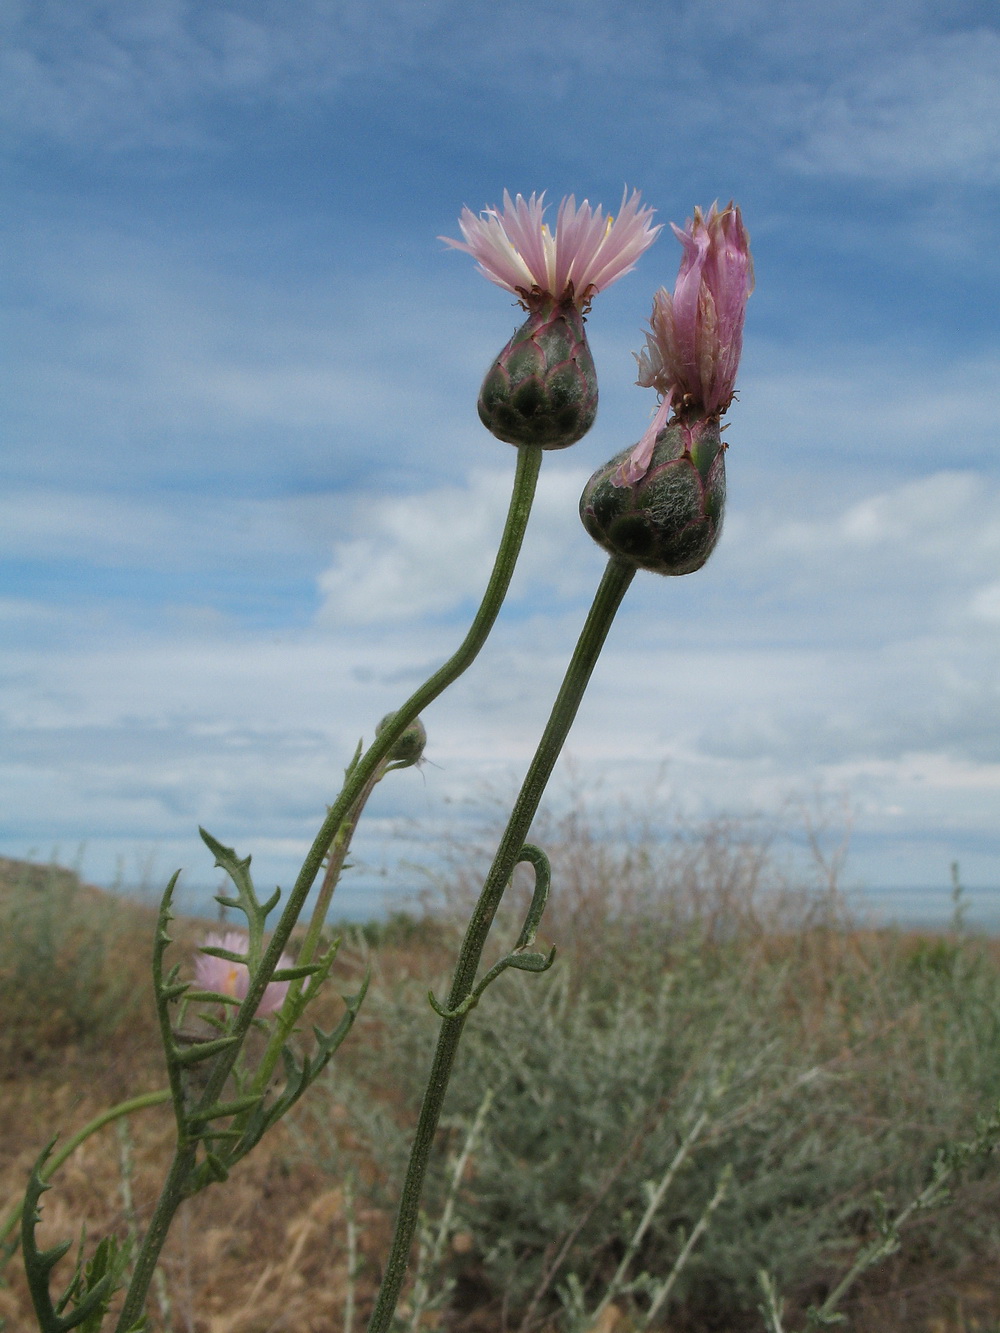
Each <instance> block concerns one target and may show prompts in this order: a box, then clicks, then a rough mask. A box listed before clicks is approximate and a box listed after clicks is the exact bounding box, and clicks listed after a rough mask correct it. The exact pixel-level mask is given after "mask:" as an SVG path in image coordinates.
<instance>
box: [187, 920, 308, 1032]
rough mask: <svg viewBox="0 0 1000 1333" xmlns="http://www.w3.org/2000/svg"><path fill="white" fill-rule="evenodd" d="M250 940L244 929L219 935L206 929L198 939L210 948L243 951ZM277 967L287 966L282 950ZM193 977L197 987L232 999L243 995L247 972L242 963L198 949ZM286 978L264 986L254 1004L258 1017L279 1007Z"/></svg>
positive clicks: (283, 997) (246, 989)
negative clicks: (261, 994)
mask: <svg viewBox="0 0 1000 1333" xmlns="http://www.w3.org/2000/svg"><path fill="white" fill-rule="evenodd" d="M249 943H250V940H249V937H248V936H247V933H246V931H244V930H227V931H226V932H225V934H223V935H219V934H217V933H216V932H214V931H210V932H209V933H208V934H207V935H206V936H205V938H204V940H203V941H202V945H203V946H205V945H207V946H208V947H209V948H210V949H225V950H226V951H227V952H228V953H241V954H244V955H245V954H246V951H247V947H248V945H249ZM278 966H279V967H291V966H292V960H291V958H289V956H288V955H287V954H284V953H283V954H282V955H281V957H280V959H279V960H278ZM194 975H195V980H196V982H197V984H198V986H199V988H200V989H201V990H210V991H215V992H217V993H218V994H220V995H231V996H232V997H233V999H235V1000H244V999H246V994H247V991H248V990H249V988H250V973H249V972H248V971H247V966H246V964H245V963H234V962H232V961H231V960H230V959H228V958H216V957H215V956H214V955H213V954H209V953H200V954H198V956H197V958H196V959H195V963H194ZM288 985H289V983H288V982H287V981H272V982H271V983H270V985H269V986H268V987H267V988H266V989H265V991H264V995H263V997H262V999H261V1002H260V1004H259V1005H258V1006H257V1015H258V1017H260V1016H262V1015H263V1014H273V1013H274V1012H275V1011H276V1010H278V1009H280V1008H281V1006H282V1005H283V1004H284V1002H285V996H286V995H287V994H288Z"/></svg>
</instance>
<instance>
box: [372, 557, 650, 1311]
mask: <svg viewBox="0 0 1000 1333" xmlns="http://www.w3.org/2000/svg"><path fill="white" fill-rule="evenodd" d="M634 573H635V568H634V566H632V565H628V564H626V563H625V562H624V561H620V560H618V559H616V558H612V559H611V561H610V562H609V563H608V567H607V569H606V570H605V571H604V578H603V579H602V580H601V584H600V587H599V588H598V589H597V594H596V596H595V597H594V603H593V606H592V607H591V608H590V614H589V615H588V617H587V622H586V624H585V625H584V627H583V631H582V633H581V634H580V638H579V641H578V642H577V645H576V650H575V652H574V653H573V657H572V660H571V661H570V664H569V667H568V668H567V670H566V675H565V677H564V679H563V683H562V686H561V687H560V690H559V693H558V695H557V696H556V701H555V703H554V704H553V706H552V712H551V714H550V715H549V720H548V722H547V724H546V727H545V730H544V732H543V733H542V738H541V740H540V741H539V743H538V749H537V750H536V751H535V756H534V758H533V759H532V761H531V765H530V767H529V769H528V772H527V774H526V775H525V778H524V782H523V783H522V785H521V790H520V792H519V793H518V797H517V800H516V801H515V803H514V808H513V810H512V811H511V815H510V819H509V820H508V822H507V827H506V829H505V830H504V833H503V836H502V837H501V839H500V845H499V846H498V848H497V853H496V856H495V857H494V860H493V865H492V866H491V867H490V871H489V874H488V875H487V877H486V881H485V883H484V884H483V890H482V893H481V894H480V896H479V901H478V902H477V904H476V907H475V910H474V911H473V914H472V918H471V920H470V921H469V925H468V927H467V929H466V932H465V939H464V940H463V942H462V948H461V952H460V954H459V958H458V963H457V965H456V968H455V976H454V979H453V981H452V986H451V991H450V993H449V996H448V1005H447V1007H448V1009H449V1010H451V1011H454V1010H456V1009H457V1008H458V1007H459V1005H460V1004H461V1003H462V1001H463V1000H465V999H466V997H467V996H468V995H470V994H471V992H472V989H473V987H474V986H475V982H476V973H477V971H478V969H479V963H480V960H481V958H482V954H483V948H484V946H485V944H486V937H487V936H488V934H489V931H490V926H491V925H492V924H493V918H494V917H495V915H496V912H497V908H498V907H499V906H500V900H501V898H502V897H503V894H504V891H505V889H506V888H507V885H508V883H509V882H510V877H511V875H512V874H513V871H514V866H515V865H516V863H517V859H518V856H519V855H520V852H521V848H522V847H523V846H524V840H525V838H526V837H527V835H528V829H529V828H530V826H531V821H532V820H533V819H534V817H535V812H536V811H537V809H538V806H539V802H540V801H541V799H542V794H543V792H544V791H545V787H546V784H547V783H548V780H549V778H550V777H551V776H552V770H553V768H554V767H555V763H556V760H557V759H558V757H559V752H560V751H561V750H562V747H563V743H564V742H565V740H566V736H567V735H568V733H569V729H570V727H571V726H572V725H573V719H574V718H575V717H576V713H577V709H578V708H579V706H580V701H581V700H582V698H583V694H584V691H585V690H586V688H587V685H588V683H589V681H590V677H591V674H592V673H593V670H594V667H595V665H596V663H597V659H598V657H599V656H600V653H601V649H602V648H603V646H604V641H605V639H606V638H607V634H608V630H609V629H610V628H611V623H612V621H613V620H614V617H615V613H616V612H617V610H618V607H619V605H620V604H621V600H622V598H623V597H624V596H625V593H626V592H627V590H628V586H629V584H630V583H631V581H632V576H633V575H634ZM466 1016H467V1015H465V1014H462V1015H461V1016H459V1017H456V1018H445V1019H442V1022H441V1032H440V1034H439V1036H438V1045H437V1050H436V1052H435V1055H434V1063H433V1065H432V1066H431V1072H430V1077H429V1078H428V1082H427V1090H426V1092H425V1093H424V1101H423V1105H422V1106H421V1108H420V1119H419V1120H418V1122H417V1130H416V1134H415V1136H414V1140H413V1147H412V1149H411V1150H410V1162H409V1166H408V1168H407V1173H406V1181H405V1183H404V1185H403V1192H402V1197H401V1199H400V1204H399V1214H398V1216H397V1218H396V1230H395V1234H394V1235H393V1241H392V1248H391V1250H390V1251H389V1258H388V1261H387V1263H386V1270H385V1276H384V1277H383V1279H382V1285H381V1287H380V1288H379V1294H378V1300H377V1301H376V1303H375V1309H374V1312H373V1314H372V1317H371V1322H370V1323H369V1325H368V1333H388V1329H389V1327H390V1324H391V1323H392V1317H393V1314H394V1312H395V1309H396V1304H397V1302H398V1301H399V1294H400V1291H401V1290H402V1286H403V1280H404V1278H405V1277H406V1269H407V1265H408V1261H409V1255H410V1248H411V1246H412V1244H413V1237H414V1235H415V1233H416V1228H417V1222H418V1217H419V1207H420V1195H421V1193H422V1191H423V1184H424V1177H425V1175H426V1174H427V1163H428V1161H429V1159H430V1154H431V1149H432V1147H433V1145H434V1135H435V1133H436V1130H437V1125H438V1120H439V1118H440V1115H441V1108H442V1106H443V1104H444V1098H445V1093H446V1092H447V1090H448V1081H449V1079H450V1078H451V1071H452V1068H453V1066H454V1063H455V1056H456V1054H457V1052H458V1045H459V1042H460V1040H461V1037H462V1029H463V1028H464V1026H465V1019H466Z"/></svg>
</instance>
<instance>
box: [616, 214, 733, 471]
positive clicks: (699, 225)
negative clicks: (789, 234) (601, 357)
mask: <svg viewBox="0 0 1000 1333" xmlns="http://www.w3.org/2000/svg"><path fill="white" fill-rule="evenodd" d="M670 225H671V226H672V227H673V230H674V233H675V235H676V236H677V238H678V240H679V241H680V243H681V244H682V245H683V247H684V255H683V257H682V259H681V267H680V272H679V273H678V275H677V284H676V286H675V287H674V293H673V296H671V294H670V293H669V292H668V291H667V290H666V288H664V287H661V288H660V290H659V291H658V292H657V293H656V295H655V296H654V297H653V314H652V316H651V318H650V321H649V323H650V332H649V333H647V335H646V346H645V349H644V350H643V351H642V352H640V353H639V354H638V355H637V357H636V360H637V361H638V363H639V379H638V381H637V382H638V383H639V384H641V385H642V386H643V387H644V388H656V389H658V390H659V391H660V393H661V394H662V395H663V402H662V403H661V404H660V408H659V411H658V412H657V413H656V417H655V419H654V421H653V424H652V425H651V426H650V428H649V430H647V432H646V434H645V435H644V436H643V437H642V439H641V440H640V441H639V443H638V444H637V445H636V447H635V449H634V450H633V451H632V454H631V455H630V457H629V460H628V461H627V463H626V464H624V465H623V466H622V468H621V469H620V473H619V479H618V484H620V485H627V484H630V483H631V482H633V481H637V480H638V479H639V478H640V477H642V476H643V475H645V471H646V468H647V467H648V466H649V460H650V458H651V457H652V453H653V448H654V446H655V444H656V437H657V435H658V434H659V432H660V431H661V430H662V429H663V427H664V425H665V424H666V421H667V417H668V415H669V412H670V408H671V406H673V407H674V409H675V410H676V411H677V412H678V414H679V415H682V416H691V415H698V416H702V417H715V418H718V417H720V416H722V414H723V413H724V412H725V411H726V409H727V408H728V407H729V404H730V403H731V402H732V400H733V389H734V387H735V384H736V371H737V369H738V368H739V364H740V353H741V352H742V351H743V320H744V316H745V315H746V308H747V299H748V298H749V296H750V293H751V292H752V291H753V260H752V259H751V257H750V237H749V236H748V235H747V230H746V228H745V227H744V225H743V218H742V215H741V214H740V210H739V209H738V208H737V207H736V205H735V204H733V203H730V204H729V205H728V206H727V207H726V208H724V209H723V210H722V212H721V213H720V212H719V209H718V205H717V204H713V205H712V207H711V208H710V209H709V210H708V216H707V217H705V216H704V215H703V214H702V211H701V209H700V208H696V209H695V210H694V218H693V219H692V218H689V219H688V221H687V224H686V226H685V228H684V230H683V231H681V229H680V227H677V226H674V224H673V223H671V224H670Z"/></svg>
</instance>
